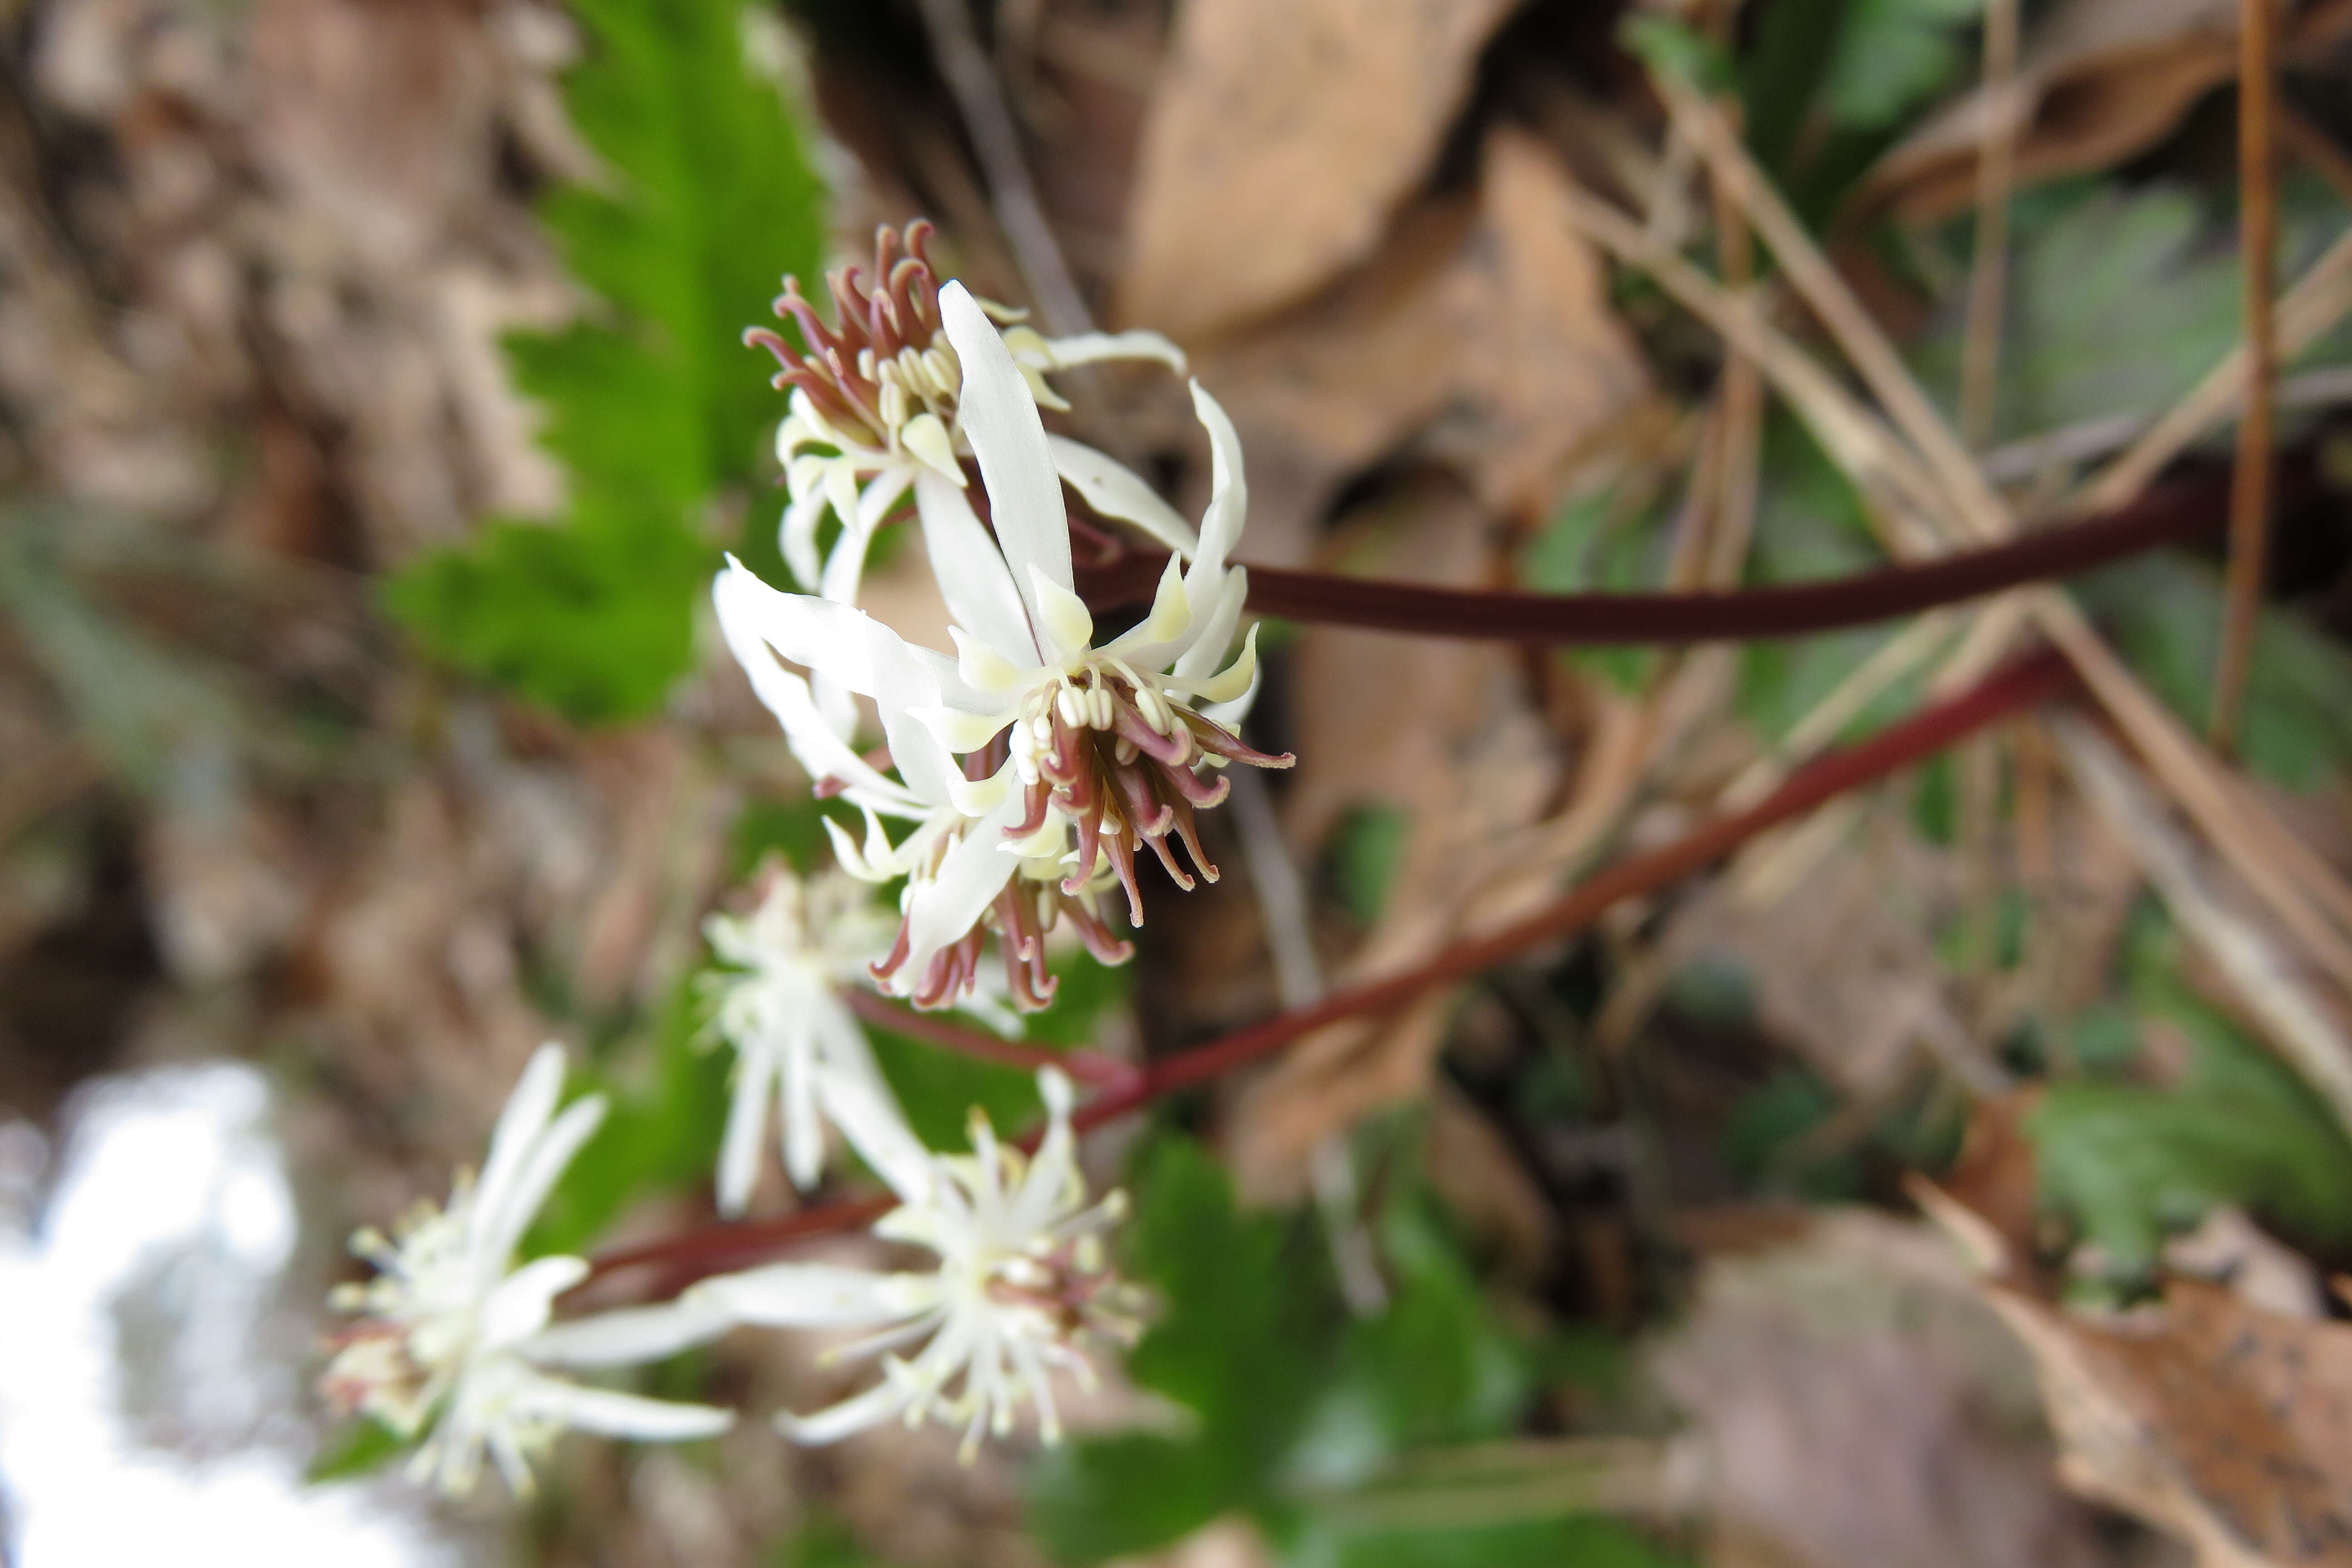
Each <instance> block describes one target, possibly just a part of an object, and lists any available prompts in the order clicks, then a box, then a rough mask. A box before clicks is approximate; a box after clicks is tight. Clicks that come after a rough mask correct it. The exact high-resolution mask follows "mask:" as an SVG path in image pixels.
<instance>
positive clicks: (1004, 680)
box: [948, 626, 1027, 695]
mask: <svg viewBox="0 0 2352 1568" xmlns="http://www.w3.org/2000/svg"><path fill="white" fill-rule="evenodd" d="M948 636H949V637H952V638H953V639H954V640H955V645H956V676H957V679H961V681H962V682H963V683H964V684H965V685H966V686H969V687H971V689H973V690H975V691H983V692H987V693H989V694H991V695H996V694H999V693H1003V692H1007V691H1013V690H1015V689H1019V688H1021V687H1023V686H1025V685H1026V684H1027V678H1026V677H1025V676H1024V675H1023V673H1022V671H1021V669H1020V668H1019V667H1018V666H1016V665H1014V664H1013V661H1012V660H1011V659H1009V658H1005V657H1004V656H1003V654H1001V653H999V652H997V651H996V650H995V649H994V648H992V647H989V645H988V640H987V639H986V638H985V637H979V636H976V635H974V634H973V633H971V632H968V631H966V630H964V629H963V628H962V627H961V626H950V627H949V628H948Z"/></svg>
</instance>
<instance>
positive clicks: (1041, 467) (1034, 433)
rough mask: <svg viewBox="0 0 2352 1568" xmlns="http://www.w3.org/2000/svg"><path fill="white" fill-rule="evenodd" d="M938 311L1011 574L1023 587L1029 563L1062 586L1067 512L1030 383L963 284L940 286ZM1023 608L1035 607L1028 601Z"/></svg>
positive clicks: (961, 420) (961, 415) (964, 420)
mask: <svg viewBox="0 0 2352 1568" xmlns="http://www.w3.org/2000/svg"><path fill="white" fill-rule="evenodd" d="M940 318H941V320H942V321H943V322H944V323H945V325H946V328H947V334H948V341H949V342H950V343H952V344H953V345H954V346H955V351H956V358H957V359H958V360H960V361H961V363H962V365H963V389H962V391H961V393H959V394H958V395H957V401H956V424H957V425H958V426H960V427H961V429H962V431H963V434H964V438H965V439H966V440H967V441H969V442H971V450H972V455H973V456H974V457H976V458H979V459H980V473H981V478H982V479H983V480H985V481H986V482H987V485H988V505H989V515H990V517H991V519H992V520H993V521H994V522H995V524H996V540H997V542H998V543H999V544H1000V545H1002V546H1003V550H1004V562H1005V564H1006V565H1008V566H1010V567H1011V568H1012V569H1013V582H1014V583H1016V584H1021V585H1022V586H1024V588H1025V587H1026V586H1027V584H1028V581H1029V568H1031V567H1032V566H1034V567H1035V568H1036V569H1037V570H1039V571H1040V572H1043V573H1044V574H1045V576H1046V579H1047V580H1048V581H1049V582H1052V583H1053V584H1055V585H1056V586H1058V587H1062V588H1068V587H1070V586H1071V578H1070V524H1069V516H1068V514H1067V513H1066V512H1065V511H1064V510H1063V509H1062V480H1061V478H1060V476H1059V475H1057V474H1055V472H1054V458H1053V455H1052V454H1051V453H1050V452H1048V451H1047V450H1046V448H1045V422H1044V421H1043V420H1041V419H1039V418H1038V417H1037V403H1036V400H1035V399H1034V397H1032V396H1031V395H1030V394H1029V384H1028V383H1027V382H1025V381H1024V380H1023V379H1022V377H1021V372H1020V370H1019V368H1018V367H1016V366H1015V365H1014V364H1013V355H1012V354H1011V353H1008V352H1007V351H1006V349H1005V347H1004V340H1003V338H1002V337H1000V336H998V335H997V331H996V329H995V327H993V326H992V325H991V324H990V322H989V320H988V317H987V315H986V313H985V312H983V311H982V310H981V308H980V307H979V306H978V305H977V304H975V303H973V301H972V298H971V294H970V293H969V292H967V291H966V290H965V289H964V287H963V285H962V284H961V283H950V284H949V285H948V286H947V287H946V288H944V289H940ZM1029 607H1030V609H1031V610H1032V611H1033V612H1034V611H1035V610H1036V608H1037V606H1036V605H1034V603H1033V604H1032V605H1030V606H1029Z"/></svg>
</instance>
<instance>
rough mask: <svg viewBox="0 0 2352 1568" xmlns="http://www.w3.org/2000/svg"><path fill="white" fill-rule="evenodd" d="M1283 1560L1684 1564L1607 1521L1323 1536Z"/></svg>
mask: <svg viewBox="0 0 2352 1568" xmlns="http://www.w3.org/2000/svg"><path fill="white" fill-rule="evenodd" d="M1291 1562H1292V1563H1293V1564H1294V1565H1303V1564H1304V1563H1328V1564H1331V1565H1332V1568H1687V1564H1688V1562H1689V1559H1687V1558H1685V1557H1683V1556H1682V1555H1680V1554H1679V1553H1676V1552H1668V1551H1666V1550H1665V1549H1664V1547H1661V1546H1659V1545H1657V1544H1656V1543H1654V1542H1651V1541H1650V1540H1648V1539H1647V1538H1646V1537H1644V1536H1643V1535H1642V1534H1641V1533H1640V1532H1639V1531H1635V1530H1633V1529H1632V1528H1631V1527H1630V1526H1627V1525H1623V1524H1620V1523H1618V1522H1617V1521H1614V1520H1609V1519H1592V1518H1589V1517H1570V1518H1565V1519H1545V1520H1527V1521H1504V1522H1496V1523H1491V1524H1456V1525H1449V1526H1444V1527H1437V1528H1429V1529H1421V1530H1397V1529H1391V1530H1379V1531H1349V1532H1345V1533H1342V1532H1339V1531H1331V1532H1329V1533H1328V1535H1326V1536H1324V1537H1323V1538H1322V1539H1320V1540H1318V1541H1316V1542H1313V1543H1312V1545H1311V1547H1310V1548H1309V1550H1308V1551H1295V1552H1293V1553H1292V1554H1291Z"/></svg>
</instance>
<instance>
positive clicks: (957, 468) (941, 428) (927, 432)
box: [898, 413, 965, 488]
mask: <svg viewBox="0 0 2352 1568" xmlns="http://www.w3.org/2000/svg"><path fill="white" fill-rule="evenodd" d="M898 440H899V442H900V444H901V445H903V446H904V447H906V448H907V450H908V451H909V452H911V453H913V454H914V456H915V458H916V460H917V461H919V462H920V463H922V464H924V465H925V466H926V467H928V468H930V469H931V470H932V471H934V472H935V473H937V474H939V475H940V478H942V479H949V480H950V481H952V482H953V483H954V484H955V485H957V486H958V487H959V488H961V486H962V485H963V483H964V482H965V481H964V477H963V465H962V464H961V463H959V462H957V461H956V455H955V440H954V438H953V437H950V435H949V434H948V427H947V426H946V425H945V424H943V423H942V422H941V421H940V416H938V415H936V414H930V413H923V414H918V415H916V416H914V417H913V418H912V419H909V420H908V421H907V423H906V424H905V425H904V426H901V427H900V428H899V431H898Z"/></svg>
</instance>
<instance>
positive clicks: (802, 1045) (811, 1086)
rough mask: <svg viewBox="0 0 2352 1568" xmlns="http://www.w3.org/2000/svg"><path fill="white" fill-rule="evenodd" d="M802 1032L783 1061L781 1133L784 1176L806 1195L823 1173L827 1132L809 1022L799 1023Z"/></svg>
mask: <svg viewBox="0 0 2352 1568" xmlns="http://www.w3.org/2000/svg"><path fill="white" fill-rule="evenodd" d="M794 1026H795V1027H796V1028H798V1029H800V1030H801V1031H803V1034H802V1037H800V1038H798V1039H796V1040H794V1041H793V1048H792V1050H791V1051H790V1052H789V1053H788V1054H787V1055H786V1056H785V1058H784V1081H783V1096H782V1107H781V1119H782V1127H781V1128H780V1129H779V1131H780V1133H781V1135H782V1152H783V1156H784V1174H786V1175H788V1176H790V1177H791V1178H792V1181H793V1186H795V1187H798V1188H800V1189H801V1190H802V1191H803V1192H806V1191H807V1190H808V1189H809V1188H811V1187H813V1186H814V1185H816V1179H817V1177H818V1176H819V1175H821V1174H822V1173H824V1127H823V1126H822V1125H820V1124H819V1122H818V1121H817V1115H816V1082H815V1079H816V1043H815V1041H814V1040H813V1039H811V1038H809V1037H808V1036H807V1027H808V1026H807V1020H805V1019H800V1020H796V1021H795V1024H794Z"/></svg>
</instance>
